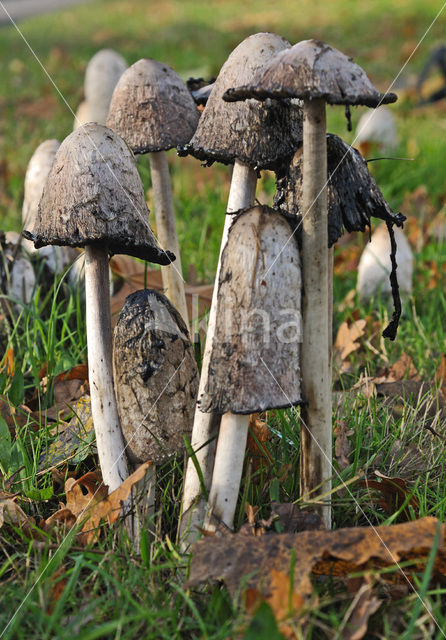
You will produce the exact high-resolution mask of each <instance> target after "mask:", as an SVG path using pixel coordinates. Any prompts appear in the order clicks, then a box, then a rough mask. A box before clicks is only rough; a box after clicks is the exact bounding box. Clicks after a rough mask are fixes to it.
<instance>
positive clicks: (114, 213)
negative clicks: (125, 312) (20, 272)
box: [23, 123, 174, 491]
mask: <svg viewBox="0 0 446 640" xmlns="http://www.w3.org/2000/svg"><path fill="white" fill-rule="evenodd" d="M147 214H148V210H147V205H146V202H145V199H144V190H143V186H142V184H141V180H140V178H139V175H138V171H137V168H136V163H135V159H134V157H133V154H132V152H131V151H130V149H129V148H128V146H127V145H126V144H125V142H124V141H123V140H122V139H121V138H120V137H119V136H118V135H116V134H115V133H113V131H111V130H110V129H107V127H105V126H103V125H99V124H96V123H90V124H87V125H84V126H83V127H80V128H79V129H77V130H76V131H74V132H73V133H72V134H71V135H69V136H68V137H67V138H66V139H65V140H64V142H63V143H62V144H61V146H60V148H59V150H58V152H57V154H56V157H55V158H54V163H53V166H52V167H51V171H50V173H49V175H48V179H47V182H46V185H45V189H44V191H43V194H42V198H41V200H40V204H39V210H38V216H37V221H36V226H35V228H34V230H33V232H32V233H31V232H29V231H24V232H23V233H24V235H25V236H26V237H28V238H29V239H30V240H32V241H33V242H34V245H35V247H36V248H39V247H42V246H45V245H47V244H56V245H62V246H72V247H85V298H86V316H87V346H88V368H89V381H90V389H91V407H92V414H93V421H94V425H95V431H96V439H97V447H98V453H99V461H100V464H101V469H102V475H103V479H104V482H105V483H106V484H107V485H108V487H109V490H110V491H113V490H114V489H116V488H117V487H118V486H119V485H120V484H121V483H122V481H123V480H124V479H125V478H126V476H127V464H126V461H125V456H123V447H124V445H123V439H122V433H121V428H120V424H119V417H118V412H117V408H116V400H115V394H114V389H113V374H112V335H111V321H110V299H109V270H108V256H109V255H110V254H114V253H126V254H128V255H133V256H136V257H138V258H142V259H143V260H150V261H152V262H157V263H159V264H168V263H170V262H171V261H172V260H173V259H174V256H173V254H171V253H170V252H165V251H162V250H161V249H160V248H159V247H158V246H157V244H156V239H155V237H154V235H153V233H152V230H151V228H150V225H149V222H148V218H147Z"/></svg>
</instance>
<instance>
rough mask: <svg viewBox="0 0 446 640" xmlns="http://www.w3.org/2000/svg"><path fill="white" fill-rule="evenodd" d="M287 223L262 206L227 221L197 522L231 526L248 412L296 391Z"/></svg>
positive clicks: (292, 249)
mask: <svg viewBox="0 0 446 640" xmlns="http://www.w3.org/2000/svg"><path fill="white" fill-rule="evenodd" d="M292 236H293V229H292V227H291V226H290V223H289V222H288V221H287V220H286V219H285V217H284V216H283V215H282V214H280V213H278V212H277V211H274V210H273V209H269V208H268V207H261V206H258V207H254V208H251V209H248V210H246V211H244V212H243V213H241V214H240V215H239V216H238V217H237V218H236V220H235V221H234V222H233V224H232V226H231V229H230V231H229V234H228V241H227V244H226V246H225V248H224V249H223V253H222V258H221V271H220V277H219V280H218V282H217V283H216V289H218V292H217V309H216V326H215V334H214V340H213V342H212V345H211V352H210V357H209V360H210V368H209V376H208V378H207V382H206V386H205V388H204V389H203V390H201V385H200V391H199V395H198V405H199V408H200V410H201V411H205V412H216V413H221V414H223V415H222V418H221V425H220V431H219V435H218V443H217V449H216V453H215V464H214V469H213V475H212V483H211V489H210V494H209V501H208V517H207V519H206V523H205V528H206V529H213V528H214V527H215V525H216V524H217V523H218V522H223V523H224V524H225V525H226V526H227V527H229V528H233V525H234V513H235V508H236V504H237V498H238V492H239V488H240V481H241V476H242V470H243V461H244V457H245V447H246V438H247V434H248V425H249V414H251V413H255V412H261V411H266V410H267V409H279V408H285V407H290V406H294V405H296V404H299V403H300V401H301V395H300V364H299V363H300V353H299V352H300V346H301V341H302V333H301V311H300V300H301V275H300V257H299V250H298V247H297V242H296V240H295V238H293V237H292Z"/></svg>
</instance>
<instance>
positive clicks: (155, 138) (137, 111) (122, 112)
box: [107, 58, 200, 153]
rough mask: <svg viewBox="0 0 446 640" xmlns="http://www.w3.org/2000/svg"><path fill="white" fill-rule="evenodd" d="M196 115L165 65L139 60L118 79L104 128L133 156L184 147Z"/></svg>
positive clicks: (184, 89) (187, 94) (190, 100)
mask: <svg viewBox="0 0 446 640" xmlns="http://www.w3.org/2000/svg"><path fill="white" fill-rule="evenodd" d="M199 117H200V113H199V111H198V109H197V107H196V106H195V102H194V99H193V97H192V96H191V94H190V92H189V91H188V89H187V87H186V85H185V84H184V82H183V81H182V80H181V78H180V76H179V75H178V74H177V73H175V71H174V70H173V69H171V68H170V67H168V66H167V65H166V64H162V63H161V62H157V61H156V60H151V59H150V58H143V59H142V60H138V62H135V64H133V65H132V66H131V67H129V69H127V71H126V72H125V73H124V74H123V75H122V76H121V79H120V81H119V82H118V84H117V86H116V89H115V91H114V93H113V97H112V100H111V103H110V111H109V114H108V119H107V126H108V127H110V128H111V129H113V130H114V131H116V133H118V134H119V135H120V136H121V137H122V138H124V140H125V141H126V142H127V144H128V145H129V146H130V147H131V148H132V150H133V152H134V153H148V152H152V151H167V150H168V149H171V148H172V147H176V146H178V145H184V144H186V143H187V142H189V140H190V139H191V137H192V136H193V134H194V131H195V129H196V128H197V124H198V119H199Z"/></svg>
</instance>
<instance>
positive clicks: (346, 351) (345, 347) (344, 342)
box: [334, 319, 367, 361]
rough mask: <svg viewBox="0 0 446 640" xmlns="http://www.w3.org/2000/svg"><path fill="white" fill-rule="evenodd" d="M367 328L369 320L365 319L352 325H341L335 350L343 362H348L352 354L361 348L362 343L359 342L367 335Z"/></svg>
mask: <svg viewBox="0 0 446 640" xmlns="http://www.w3.org/2000/svg"><path fill="white" fill-rule="evenodd" d="M366 326H367V320H364V319H359V320H356V321H353V322H351V323H349V322H347V321H346V322H343V323H342V324H341V326H340V327H339V329H338V333H337V335H336V340H335V343H334V347H335V350H336V352H337V354H338V355H339V358H340V359H341V361H344V360H346V358H347V357H348V356H349V355H350V354H351V353H353V352H354V351H357V350H358V349H359V348H360V346H361V343H360V342H358V340H359V339H360V338H362V337H363V336H364V335H365V328H366Z"/></svg>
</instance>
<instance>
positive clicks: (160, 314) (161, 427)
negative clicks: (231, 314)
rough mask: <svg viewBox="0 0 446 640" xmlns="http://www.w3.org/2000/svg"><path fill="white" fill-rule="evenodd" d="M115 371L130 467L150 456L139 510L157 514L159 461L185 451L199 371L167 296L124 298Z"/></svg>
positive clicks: (147, 292)
mask: <svg viewBox="0 0 446 640" xmlns="http://www.w3.org/2000/svg"><path fill="white" fill-rule="evenodd" d="M113 375H114V379H115V388H116V400H117V404H118V412H119V417H120V420H121V426H122V433H123V435H124V441H125V443H126V453H127V457H128V460H129V463H130V466H131V467H134V466H135V465H138V464H140V463H142V462H145V461H147V460H152V461H153V463H154V464H153V465H152V466H151V467H149V469H148V472H147V474H146V477H145V479H144V485H145V489H146V491H147V494H148V495H147V496H146V498H147V499H144V500H143V501H142V504H141V507H142V509H138V504H137V512H138V513H139V515H140V519H142V518H143V517H144V516H145V517H147V516H150V515H152V514H153V511H154V509H153V505H154V502H155V491H154V489H155V480H156V474H155V464H159V463H161V462H163V461H165V460H166V459H167V458H169V457H170V456H172V455H174V454H176V453H182V452H183V451H184V446H185V443H184V436H185V435H190V432H191V430H192V421H193V415H194V408H195V401H196V397H197V390H198V369H197V364H196V362H195V357H194V350H193V347H192V344H191V342H190V340H189V335H188V330H187V328H186V325H185V323H184V321H183V319H182V317H181V316H180V314H179V313H178V311H177V310H176V309H175V307H173V306H172V304H171V303H170V302H169V300H168V299H167V298H166V297H165V296H163V295H162V294H160V293H158V292H156V291H151V290H149V289H145V290H144V291H136V292H135V293H132V294H131V295H129V296H128V297H127V298H126V301H125V305H124V307H123V309H122V311H121V313H120V315H119V317H118V321H117V324H116V327H115V332H114V340H113Z"/></svg>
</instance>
